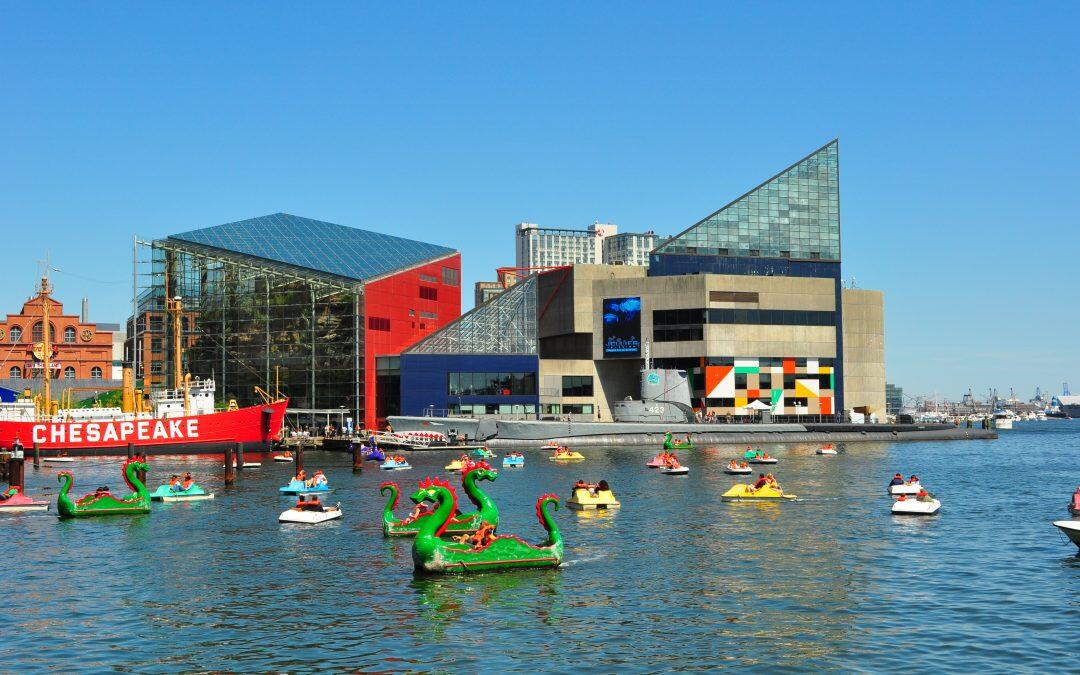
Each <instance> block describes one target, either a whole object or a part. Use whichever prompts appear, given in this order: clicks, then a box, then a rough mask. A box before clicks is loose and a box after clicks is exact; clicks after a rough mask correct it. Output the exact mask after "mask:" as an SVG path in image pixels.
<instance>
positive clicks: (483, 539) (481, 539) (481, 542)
mask: <svg viewBox="0 0 1080 675" xmlns="http://www.w3.org/2000/svg"><path fill="white" fill-rule="evenodd" d="M494 540H495V528H494V527H493V526H492V525H491V523H481V524H480V527H479V528H477V530H476V534H474V535H473V536H472V537H471V538H470V540H469V541H470V542H471V543H472V546H473V548H474V549H477V548H483V547H484V546H487V545H488V544H490V543H491V542H492V541H494Z"/></svg>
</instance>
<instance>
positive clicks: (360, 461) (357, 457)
mask: <svg viewBox="0 0 1080 675" xmlns="http://www.w3.org/2000/svg"><path fill="white" fill-rule="evenodd" d="M349 449H350V450H352V470H353V473H362V472H363V471H364V456H363V455H361V454H360V448H359V446H357V445H356V444H355V443H352V442H350V443H349Z"/></svg>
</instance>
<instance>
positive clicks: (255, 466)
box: [221, 462, 262, 469]
mask: <svg viewBox="0 0 1080 675" xmlns="http://www.w3.org/2000/svg"><path fill="white" fill-rule="evenodd" d="M235 466H237V467H240V468H241V469H258V468H259V467H260V466H262V462H244V463H243V464H236V465H235ZM221 468H222V469H224V468H225V465H224V464H222V465H221Z"/></svg>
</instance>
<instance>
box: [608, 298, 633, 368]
mask: <svg viewBox="0 0 1080 675" xmlns="http://www.w3.org/2000/svg"><path fill="white" fill-rule="evenodd" d="M620 356H625V357H634V356H641V298H608V299H606V300H604V358H608V357H620Z"/></svg>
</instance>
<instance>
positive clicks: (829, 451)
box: [817, 443, 836, 455]
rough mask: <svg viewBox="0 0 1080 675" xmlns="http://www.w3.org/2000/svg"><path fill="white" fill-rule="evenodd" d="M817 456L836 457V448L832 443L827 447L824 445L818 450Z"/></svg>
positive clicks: (827, 444)
mask: <svg viewBox="0 0 1080 675" xmlns="http://www.w3.org/2000/svg"><path fill="white" fill-rule="evenodd" d="M817 454H819V455H835V454H836V448H834V447H833V444H832V443H826V444H825V445H823V446H821V447H820V448H818V449H817Z"/></svg>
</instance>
